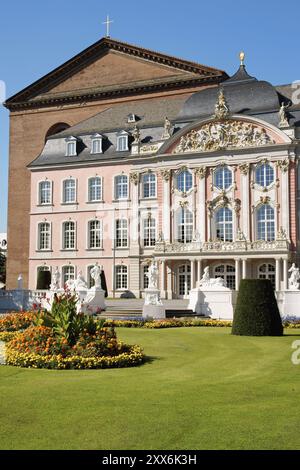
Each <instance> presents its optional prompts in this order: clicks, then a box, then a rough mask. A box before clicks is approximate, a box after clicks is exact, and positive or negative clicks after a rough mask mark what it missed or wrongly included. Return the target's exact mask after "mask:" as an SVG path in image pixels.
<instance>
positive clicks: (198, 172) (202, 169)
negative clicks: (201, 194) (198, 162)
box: [194, 166, 207, 180]
mask: <svg viewBox="0 0 300 470" xmlns="http://www.w3.org/2000/svg"><path fill="white" fill-rule="evenodd" d="M206 172H207V168H206V166H199V167H198V168H195V170H194V173H195V175H196V176H198V178H200V179H201V180H202V179H203V178H205V176H206Z"/></svg>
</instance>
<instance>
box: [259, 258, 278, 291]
mask: <svg viewBox="0 0 300 470" xmlns="http://www.w3.org/2000/svg"><path fill="white" fill-rule="evenodd" d="M275 271H276V270H275V266H274V264H270V263H264V264H261V265H260V266H259V267H258V278H259V279H270V281H271V284H272V286H273V289H275Z"/></svg>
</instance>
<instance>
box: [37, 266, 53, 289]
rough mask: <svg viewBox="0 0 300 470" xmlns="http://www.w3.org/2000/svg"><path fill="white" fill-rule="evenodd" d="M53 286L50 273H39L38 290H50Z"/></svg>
mask: <svg viewBox="0 0 300 470" xmlns="http://www.w3.org/2000/svg"><path fill="white" fill-rule="evenodd" d="M50 284H51V273H50V271H39V273H38V278H37V284H36V288H37V289H38V290H48V289H49V288H50Z"/></svg>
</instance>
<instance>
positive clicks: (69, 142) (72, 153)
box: [65, 136, 77, 157]
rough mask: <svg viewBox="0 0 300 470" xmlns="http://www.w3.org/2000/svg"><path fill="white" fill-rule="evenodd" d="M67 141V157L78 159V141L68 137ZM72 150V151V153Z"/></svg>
mask: <svg viewBox="0 0 300 470" xmlns="http://www.w3.org/2000/svg"><path fill="white" fill-rule="evenodd" d="M65 141H66V157H76V156H77V139H76V137H74V136H71V137H68V138H67V139H65ZM70 149H72V150H71V151H70Z"/></svg>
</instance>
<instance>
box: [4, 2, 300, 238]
mask: <svg viewBox="0 0 300 470" xmlns="http://www.w3.org/2000/svg"><path fill="white" fill-rule="evenodd" d="M107 13H109V14H110V16H111V18H112V19H113V20H114V23H113V24H112V28H111V37H113V38H115V39H120V40H123V41H127V42H130V43H133V44H137V45H141V46H144V47H146V48H149V49H153V50H157V51H161V52H165V53H167V54H171V55H175V56H179V57H183V58H186V59H190V60H193V61H197V62H200V63H203V64H206V65H211V66H215V67H218V68H222V69H224V70H226V71H227V73H229V74H232V73H233V72H235V70H236V68H237V66H238V58H237V57H238V52H239V51H240V50H241V49H243V50H245V52H246V65H247V69H248V72H249V73H250V74H252V75H255V76H256V77H257V78H260V79H264V80H268V81H270V82H272V83H273V84H284V83H290V82H292V81H294V80H300V70H299V59H298V43H299V39H298V38H299V13H300V3H299V0H289V1H288V2H283V1H282V0H281V1H279V0H272V1H271V0H260V1H258V0H251V1H250V0H248V1H243V0H240V1H237V0H226V1H221V0H214V1H211V2H207V1H202V0H184V1H182V0H181V1H180V0H173V1H171V0H165V1H162V0H151V1H148V2H143V1H141V0H130V1H127V2H124V1H121V0H109V1H106V0H105V1H102V0H84V1H80V0H64V1H62V0H44V1H43V2H41V1H40V0H26V1H24V0H10V1H5V2H1V23H0V39H1V42H0V44H1V47H0V58H1V61H0V80H4V81H5V83H6V87H7V95H8V96H10V95H12V94H14V93H16V92H17V91H19V90H21V89H22V88H24V87H25V86H27V85H28V84H30V83H32V82H33V81H35V80H37V79H38V78H40V77H41V76H43V75H45V74H46V73H48V72H49V71H50V70H52V69H53V68H55V67H57V66H58V65H60V64H61V63H63V62H64V61H66V60H68V59H69V58H70V57H72V56H73V55H75V54H77V53H78V52H80V51H81V50H83V49H84V48H86V47H87V46H89V45H90V44H92V43H94V42H96V41H97V40H98V39H100V38H101V37H102V36H103V35H104V34H105V27H104V26H103V25H102V22H103V21H104V20H105V17H106V14H107ZM8 138H9V128H8V111H7V110H5V109H4V108H3V107H2V108H0V232H2V231H6V217H7V174H8Z"/></svg>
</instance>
